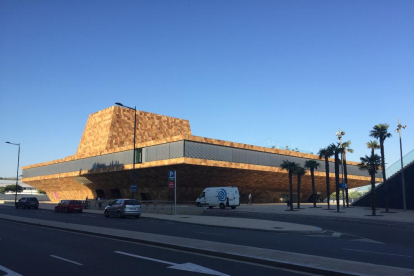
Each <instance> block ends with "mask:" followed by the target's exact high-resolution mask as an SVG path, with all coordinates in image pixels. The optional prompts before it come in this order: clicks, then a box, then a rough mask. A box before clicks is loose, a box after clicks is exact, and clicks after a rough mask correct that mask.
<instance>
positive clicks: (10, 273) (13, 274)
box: [0, 265, 22, 276]
mask: <svg viewBox="0 0 414 276" xmlns="http://www.w3.org/2000/svg"><path fill="white" fill-rule="evenodd" d="M0 270H1V271H4V272H6V273H7V274H6V275H4V276H22V275H21V274H19V273H16V272H14V271H12V270H10V269H8V268H6V267H4V266H1V265H0Z"/></svg>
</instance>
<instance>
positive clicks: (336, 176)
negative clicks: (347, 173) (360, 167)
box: [335, 150, 339, 212]
mask: <svg viewBox="0 0 414 276" xmlns="http://www.w3.org/2000/svg"><path fill="white" fill-rule="evenodd" d="M335 184H336V211H337V212H339V151H338V150H335Z"/></svg>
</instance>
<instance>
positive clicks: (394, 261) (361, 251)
mask: <svg viewBox="0 0 414 276" xmlns="http://www.w3.org/2000/svg"><path fill="white" fill-rule="evenodd" d="M219 211H222V210H218V212H219ZM0 213H2V214H8V215H14V216H24V217H32V218H38V219H44V220H53V221H60V222H70V223H74V224H82V225H93V226H101V227H106V228H116V229H124V230H131V231H139V232H147V233H155V234H161V235H169V236H177V237H186V238H192V239H200V240H209V241H215V242H222V243H231V244H238V245H246V246H253V247H259V248H268V249H275V250H281V251H289V252H296V253H303V254H309V255H318V256H324V257H330V258H338V259H347V260H352V261H359V262H367V263H375V264H381V265H388V266H398V267H404V268H411V269H413V268H414V253H413V252H414V246H413V245H412V242H411V241H412V237H411V236H412V231H413V230H414V228H412V227H410V226H409V225H407V226H406V227H402V226H399V227H394V226H392V225H386V224H384V225H380V226H378V225H375V224H374V225H370V224H368V223H367V222H364V221H362V222H358V221H354V222H352V223H351V222H338V221H337V220H330V219H328V218H326V219H325V218H320V217H319V218H318V219H319V222H317V223H316V221H314V219H312V218H310V219H304V218H303V219H301V218H296V217H295V218H291V217H289V216H286V217H285V216H283V217H280V218H279V219H277V218H276V217H272V218H270V217H269V218H268V219H274V220H281V221H282V220H284V221H289V222H295V223H303V224H312V225H316V226H320V227H322V228H323V229H329V230H332V231H326V232H325V233H323V234H297V233H296V234H295V233H276V232H266V231H254V230H242V229H230V228H223V227H211V226H204V225H194V224H186V223H178V222H171V221H165V220H156V219H148V218H140V219H138V220H136V219H133V218H131V219H116V218H105V217H104V216H103V215H96V214H85V213H83V214H64V213H54V212H53V211H51V210H41V209H39V210H23V209H18V210H16V209H14V208H12V207H4V206H2V207H0ZM220 215H229V216H230V215H231V216H235V215H238V216H241V215H242V214H240V213H235V212H231V211H230V210H229V212H228V213H225V212H221V213H220ZM250 215H252V214H250ZM253 215H254V218H261V217H260V216H259V215H258V214H253ZM246 216H249V214H246ZM293 220H295V221H293ZM309 220H312V222H313V223H311V222H310V221H309ZM318 223H319V224H320V225H318ZM338 224H339V226H337V225H338ZM355 228H364V229H360V230H355ZM336 229H341V231H337V230H336ZM348 230H349V231H350V232H357V233H358V234H360V232H361V231H362V232H364V233H365V232H367V233H369V234H370V235H368V234H367V235H364V236H362V235H361V236H359V235H358V236H357V235H354V234H346V233H347V232H346V231H348ZM351 230H352V231H351ZM370 231H374V232H375V233H376V232H383V233H381V235H380V236H381V237H382V236H384V237H386V238H384V239H383V240H373V237H372V236H373V235H372V233H371V232H370ZM374 232H373V233H374ZM387 235H388V237H387ZM394 237H395V238H394ZM404 237H406V239H407V242H406V243H405V244H401V242H400V240H401V239H404ZM0 275H1V274H0Z"/></svg>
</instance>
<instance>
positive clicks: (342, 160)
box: [335, 129, 348, 209]
mask: <svg viewBox="0 0 414 276" xmlns="http://www.w3.org/2000/svg"><path fill="white" fill-rule="evenodd" d="M335 135H336V136H337V137H338V140H339V147H340V148H342V136H344V135H345V131H342V130H341V129H339V132H337V133H335ZM343 157H344V156H343V149H342V151H341V174H342V185H343V183H344V158H343ZM345 189H348V187H346V188H345V187H344V188H342V203H343V208H344V209H345V195H344V192H345Z"/></svg>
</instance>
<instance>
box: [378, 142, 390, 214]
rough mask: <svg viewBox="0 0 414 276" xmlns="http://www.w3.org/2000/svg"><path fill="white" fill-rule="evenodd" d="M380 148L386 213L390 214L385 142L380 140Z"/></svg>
mask: <svg viewBox="0 0 414 276" xmlns="http://www.w3.org/2000/svg"><path fill="white" fill-rule="evenodd" d="M380 146H381V166H382V179H383V181H384V187H385V212H386V213H388V212H389V211H390V210H389V208H388V186H387V177H386V176H385V154H384V140H380Z"/></svg>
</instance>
